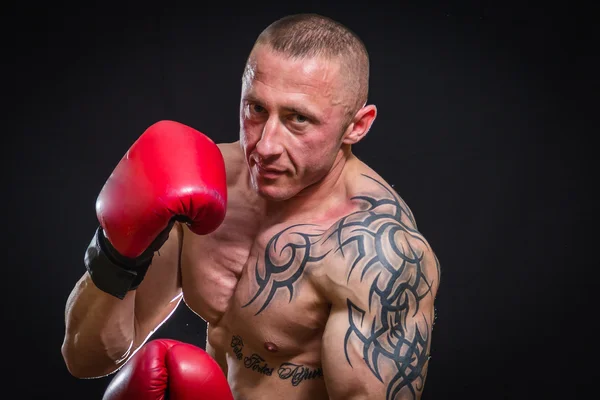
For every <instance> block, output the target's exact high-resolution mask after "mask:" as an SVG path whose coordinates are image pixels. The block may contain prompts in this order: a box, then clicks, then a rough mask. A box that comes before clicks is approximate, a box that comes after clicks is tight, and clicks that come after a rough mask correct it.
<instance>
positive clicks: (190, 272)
mask: <svg viewBox="0 0 600 400" xmlns="http://www.w3.org/2000/svg"><path fill="white" fill-rule="evenodd" d="M368 74H369V59H368V54H367V51H366V50H365V48H364V46H363V44H362V42H361V41H360V39H359V38H358V37H357V36H356V35H354V34H353V33H352V32H351V31H350V30H348V29H347V28H345V27H344V26H342V25H341V24H339V23H336V22H335V21H332V20H331V19H329V18H325V17H322V16H318V15H309V14H307V15H293V16H289V17H286V18H282V19H281V20H278V21H276V22H274V23H273V24H271V25H270V26H269V27H267V29H265V30H264V31H263V32H262V33H261V35H260V36H259V37H258V39H257V41H256V44H255V46H254V47H253V49H252V51H251V53H250V55H249V57H248V60H247V64H246V68H245V70H244V74H243V79H242V93H241V102H240V125H241V126H240V139H239V141H237V142H235V143H221V144H218V145H215V144H213V143H212V142H211V141H210V140H204V138H205V137H204V135H203V134H202V133H200V132H197V131H195V130H193V129H192V128H189V127H185V126H183V125H180V124H177V123H175V122H168V121H164V122H160V123H159V124H156V125H155V126H152V127H150V128H149V129H148V131H146V132H145V133H144V134H143V135H142V136H141V137H140V139H139V140H138V142H137V143H136V144H135V145H134V146H135V148H132V149H130V150H129V152H128V153H127V157H124V159H123V160H122V161H121V163H120V164H119V165H118V166H117V169H116V170H115V172H113V174H112V175H111V178H110V179H109V181H108V182H107V184H106V186H105V188H104V189H103V191H102V192H101V195H100V197H99V200H98V203H97V212H98V215H99V219H100V227H101V228H103V229H99V230H98V232H97V235H96V236H95V237H94V240H92V244H90V248H89V249H88V250H87V252H86V265H87V266H88V271H86V272H85V273H84V275H83V276H82V277H81V279H80V280H79V282H78V283H77V284H76V286H75V288H74V289H73V291H72V293H71V295H70V297H69V299H68V302H67V306H66V334H65V338H64V343H63V346H62V353H63V356H64V359H65V362H66V365H67V367H68V369H69V371H70V372H71V373H72V374H73V375H74V376H77V377H81V378H89V377H99V376H105V375H107V374H111V373H113V372H115V371H117V370H118V369H119V368H121V367H122V369H121V370H120V371H119V372H118V373H117V374H116V376H115V378H114V379H113V381H112V382H111V384H110V385H109V388H108V390H107V394H106V396H105V398H111V399H114V398H130V399H132V398H133V399H136V398H140V399H141V398H144V399H146V398H163V397H158V396H157V397H149V396H148V394H147V393H148V392H149V391H150V389H147V388H148V387H149V386H152V383H149V382H150V381H151V380H152V379H153V378H154V377H155V376H154V375H152V374H153V373H156V372H152V371H151V370H152V368H150V367H148V365H152V366H156V365H158V366H159V367H158V368H159V370H160V374H161V375H160V376H161V377H162V378H161V379H162V380H163V391H161V393H164V392H169V395H170V396H171V398H197V399H202V398H219V396H221V397H220V398H235V399H237V400H242V399H243V400H251V399H273V400H275V399H287V400H291V399H312V400H317V399H345V400H349V399H386V400H391V399H419V398H420V397H421V394H422V392H423V389H424V384H425V379H426V374H427V367H428V360H429V354H430V346H431V340H432V327H433V322H434V300H435V297H436V293H437V290H438V288H439V283H440V268H439V263H438V260H437V258H436V256H435V254H434V252H433V250H432V249H431V247H430V245H429V244H428V242H427V240H426V239H425V238H424V237H423V235H422V234H421V233H420V232H419V231H418V230H417V225H416V223H415V219H414V217H413V215H412V213H411V211H410V209H409V207H408V206H407V205H406V203H405V202H404V201H403V200H402V199H401V197H400V196H399V195H398V194H397V193H396V191H395V190H394V189H392V187H391V186H390V185H389V184H388V183H387V182H386V181H385V180H384V179H383V178H382V177H381V176H380V175H379V174H377V173H376V172H375V171H374V170H372V169H371V168H369V166H367V165H366V164H365V163H363V162H362V161H361V160H359V159H358V158H357V157H356V156H354V155H353V153H352V151H351V147H352V145H353V144H355V143H357V142H359V141H360V140H362V139H363V138H364V137H365V135H366V134H367V133H368V132H369V130H370V128H371V125H372V123H373V121H374V120H375V117H376V114H377V110H376V107H375V106H374V105H370V104H367V93H368V78H369V76H368ZM157 132H159V133H157ZM165 132H167V133H166V134H165ZM182 132H184V133H182ZM190 137H191V138H192V139H190ZM213 147H214V149H218V150H220V151H219V152H217V153H219V154H220V156H222V159H221V158H220V156H219V154H215V152H214V151H213ZM136 154H137V155H138V157H137V158H136ZM221 163H222V165H223V168H224V171H221ZM171 171H174V172H173V173H171ZM190 171H191V172H190ZM224 176H226V180H225V177H224ZM115 180H116V182H115ZM165 181H166V182H167V183H165ZM140 182H142V183H140ZM225 201H226V204H225ZM157 209H158V210H159V211H157ZM167 234H168V238H167ZM157 250H159V251H157ZM181 299H183V300H184V301H185V303H186V304H187V306H189V307H190V308H191V309H192V310H193V311H194V312H195V313H197V314H198V315H199V316H200V317H202V318H203V319H204V320H205V321H206V322H207V323H208V334H207V343H206V352H207V353H208V354H210V355H211V356H212V358H211V357H206V353H204V352H203V350H201V349H198V348H195V349H190V348H189V347H193V346H191V345H186V344H183V343H176V342H175V341H160V340H154V341H150V342H148V343H146V341H147V340H148V338H149V337H150V336H151V335H152V333H153V332H154V331H155V330H156V329H157V327H159V326H160V325H161V323H163V322H164V321H165V320H166V319H167V318H168V317H169V316H170V315H171V314H172V312H173V311H174V309H175V308H176V307H177V305H178V304H179V302H180V300H181ZM172 349H178V352H175V351H172ZM213 359H214V360H216V362H214V361H213ZM211 363H212V364H211ZM217 363H218V365H219V366H220V367H221V368H220V369H219V368H218V367H216V371H215V366H216V365H217ZM188 365H191V366H196V367H198V368H197V369H194V368H191V367H190V368H191V369H188V368H187V366H188ZM184 367H185V368H184ZM191 370H193V371H194V372H193V373H192V372H189V371H191ZM186 371H188V372H186ZM221 371H222V372H221ZM221 377H222V379H221ZM225 377H226V379H227V383H226V384H223V383H222V382H224V380H225ZM167 382H168V383H167ZM205 382H212V386H211V387H208V388H203V385H204V383H205ZM167 385H168V386H169V387H168V388H167ZM223 386H226V387H227V389H224V388H223ZM215 387H216V389H215ZM144 388H146V389H144ZM229 388H230V390H231V394H229ZM154 389H156V388H153V390H154ZM144 391H146V392H144ZM176 392H177V393H179V395H178V396H179V397H176V396H175V393H176ZM123 393H128V395H127V396H125V395H123ZM186 395H187V396H189V397H185V396H186ZM119 396H121V397H119ZM228 396H229V397H228Z"/></svg>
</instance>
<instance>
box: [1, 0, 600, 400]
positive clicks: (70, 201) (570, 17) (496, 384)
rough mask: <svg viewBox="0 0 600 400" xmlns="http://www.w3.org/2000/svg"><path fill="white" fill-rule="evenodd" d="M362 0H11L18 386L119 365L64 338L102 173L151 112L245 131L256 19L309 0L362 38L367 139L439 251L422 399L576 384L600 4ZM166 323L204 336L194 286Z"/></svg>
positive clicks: (13, 367) (536, 392)
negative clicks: (588, 15) (190, 298)
mask: <svg viewBox="0 0 600 400" xmlns="http://www.w3.org/2000/svg"><path fill="white" fill-rule="evenodd" d="M369 4H370V5H368V4H367V3H366V2H363V3H356V5H353V6H350V5H348V6H343V5H342V4H341V3H340V4H333V5H328V6H323V5H321V6H317V5H316V4H311V3H305V4H299V5H295V6H292V5H272V4H265V3H263V2H244V3H241V5H240V6H238V7H234V6H233V5H226V6H225V4H224V3H219V4H218V5H217V6H218V9H216V8H214V7H215V4H208V5H201V4H200V3H197V4H195V5H194V6H187V7H183V6H181V7H175V6H166V5H163V6H160V7H158V6H152V5H145V6H136V7H134V6H130V7H124V3H123V4H121V7H119V8H116V7H115V8H111V7H109V6H108V5H103V6H102V7H100V6H96V5H88V6H86V7H88V8H87V9H84V7H77V8H73V7H74V6H73V5H71V6H69V8H67V7H62V8H61V6H60V5H55V6H54V7H55V8H52V9H51V8H43V9H40V8H34V7H33V6H31V8H27V7H30V5H25V6H22V7H21V8H19V9H11V10H10V11H11V12H13V14H11V13H9V14H5V16H4V24H3V28H2V32H3V35H2V36H3V38H2V40H3V42H4V46H3V54H4V57H3V59H4V61H3V62H2V63H3V71H4V74H3V75H4V78H5V79H4V85H3V87H4V89H3V92H4V96H3V97H4V99H5V102H4V104H5V105H4V111H5V113H6V115H5V118H4V120H5V121H6V122H8V123H7V124H6V125H5V131H4V134H5V135H4V138H3V141H2V142H3V151H4V152H5V157H3V164H4V166H5V168H4V170H5V171H9V172H8V179H7V181H8V182H9V187H8V189H6V191H5V192H4V196H3V197H4V198H5V199H8V202H9V203H8V204H7V206H5V207H6V208H5V214H6V215H7V217H8V218H7V220H6V224H5V229H4V237H5V239H4V240H3V242H4V246H5V249H4V252H3V254H4V255H5V259H4V266H3V268H4V270H5V271H6V272H8V274H6V275H5V276H6V278H5V279H4V281H3V287H4V288H5V290H4V293H5V295H7V296H6V300H5V301H4V307H5V310H4V316H5V318H4V324H3V331H4V333H5V337H6V338H7V339H5V340H6V344H5V347H6V361H5V367H4V370H5V371H6V372H8V378H7V379H6V383H7V385H5V386H8V389H7V391H11V386H14V388H15V390H16V392H17V393H18V394H17V398H31V399H33V398H44V399H46V398H52V397H54V396H57V398H73V399H100V398H101V394H102V393H103V391H104V389H105V387H106V385H107V383H108V382H109V380H110V379H111V377H106V378H103V379H97V380H76V379H75V378H73V377H71V376H70V375H69V373H68V372H67V370H66V368H65V365H64V363H63V361H62V358H61V354H60V346H61V342H62V338H63V334H64V305H65V301H66V299H67V296H68V295H69V292H70V290H71V289H72V287H73V284H74V283H75V282H76V280H77V279H78V278H79V277H80V275H81V274H82V273H83V271H84V267H83V263H82V260H83V252H84V249H85V247H86V246H87V244H88V243H89V240H90V238H91V236H92V234H93V231H94V229H95V227H96V225H97V221H96V217H95V213H94V202H95V198H96V196H97V194H98V191H99V190H100V189H101V187H102V185H103V183H104V181H105V179H106V178H107V177H108V175H109V174H110V172H111V171H112V169H113V168H114V166H115V165H116V163H117V162H118V161H119V159H120V158H121V156H122V155H123V153H124V152H125V151H126V149H127V148H128V147H129V146H130V145H131V144H132V143H133V141H134V140H135V139H136V138H137V136H138V135H139V134H140V133H141V132H142V131H143V130H144V129H145V128H146V127H147V126H148V125H150V124H152V123H153V122H155V121H157V120H160V119H173V120H178V121H181V122H183V123H186V124H189V125H191V126H193V127H195V128H197V129H199V130H201V131H203V132H205V133H207V134H209V135H210V136H211V137H213V138H214V139H215V140H216V141H233V140H236V139H237V135H238V119H237V118H238V117H237V108H238V101H239V92H240V76H241V72H242V69H243V65H244V62H245V59H246V56H247V54H248V51H249V50H250V47H251V45H252V43H253V41H254V39H255V37H256V36H257V35H258V33H259V32H260V31H261V30H262V29H263V28H264V27H266V26H267V25H268V24H269V23H270V22H272V21H273V20H274V19H276V18H279V17H281V16H283V15H285V14H288V13H293V12H307V11H308V12H319V13H323V14H326V15H328V16H331V17H333V18H336V19H338V20H339V21H341V22H343V23H345V24H347V25H348V26H349V27H351V28H352V29H354V30H355V31H356V32H357V33H358V34H359V35H360V36H361V37H362V38H363V40H364V41H365V43H366V45H367V47H368V49H369V51H370V55H371V62H372V75H371V94H370V99H369V100H370V102H371V103H374V104H376V105H377V106H378V108H379V117H378V119H377V120H376V122H375V124H374V126H373V128H372V130H371V132H370V133H369V135H368V136H367V138H366V139H365V140H364V142H362V143H360V144H359V145H357V146H356V148H355V153H356V154H357V155H358V156H359V157H360V158H361V159H363V160H364V161H365V162H367V163H368V164H369V165H371V166H372V167H373V168H374V169H375V170H376V171H378V172H379V173H380V174H382V175H383V177H384V178H385V179H387V180H388V181H389V182H390V183H392V184H394V185H395V188H396V189H397V190H398V192H399V193H400V195H401V196H402V197H403V198H404V199H405V200H406V201H407V202H408V204H409V205H410V207H411V208H412V210H413V211H414V213H415V216H416V218H417V222H418V224H419V227H420V229H421V231H422V232H423V234H424V235H425V236H426V237H427V238H428V239H429V241H430V242H431V244H432V246H433V247H434V249H435V251H436V252H437V254H438V256H439V259H440V261H441V264H442V269H443V278H442V286H441V289H440V291H439V296H438V301H437V310H438V318H437V321H436V325H435V329H434V339H433V348H432V360H431V364H430V370H429V376H428V381H427V385H426V389H425V395H424V399H450V398H452V399H454V398H456V399H459V398H460V399H501V398H502V399H528V398H537V397H540V398H557V399H558V398H577V397H579V395H580V393H581V391H582V390H583V387H584V386H585V385H586V383H591V381H590V380H589V379H588V378H589V377H591V376H592V372H591V371H593V368H588V367H587V366H586V360H587V361H589V362H592V363H593V357H591V354H592V351H593V350H592V349H593V347H594V346H593V345H592V343H593V342H591V341H589V340H587V339H588V338H590V337H591V336H588V333H589V332H590V331H591V325H590V324H591V322H590V321H593V319H594V318H595V317H594V313H593V310H592V311H590V312H584V311H583V310H584V308H585V307H586V305H587V304H588V299H587V298H586V295H587V294H588V293H589V291H588V288H587V285H588V284H590V283H592V279H591V278H592V275H591V271H592V269H591V268H590V267H593V266H595V265H596V264H597V263H596V262H595V261H594V258H593V257H592V253H593V248H592V246H589V245H588V244H587V242H586V240H585V239H586V236H585V235H583V232H584V228H585V227H586V224H585V223H584V221H587V220H588V218H589V214H591V210H592V207H590V206H591V205H592V204H591V202H589V203H587V204H584V202H585V200H586V199H587V198H588V197H586V196H584V189H588V188H589V187H593V185H594V184H595V181H593V180H591V179H590V178H588V175H589V171H590V170H591V164H592V160H593V159H592V158H591V154H592V152H588V150H590V149H591V143H592V142H590V141H589V139H586V137H587V135H586V134H588V133H589V134H593V133H597V125H591V122H590V121H591V119H589V115H590V114H589V113H588V112H593V111H594V108H592V105H593V103H590V102H587V101H586V100H585V99H584V98H585V95H586V94H590V93H591V94H593V91H594V90H596V89H595V88H597V86H593V81H592V80H590V79H589V78H588V76H592V75H589V73H590V72H594V71H595V70H593V69H592V67H591V65H590V64H589V63H588V62H589V61H591V60H592V57H593V55H592V53H593V51H594V50H592V49H593V48H592V47H586V44H587V43H591V42H590V41H589V38H590V34H591V33H592V31H593V30H594V28H593V25H591V24H589V23H588V22H587V21H588V20H586V19H578V20H576V19H574V14H572V12H573V9H571V10H562V9H558V8H555V9H549V8H535V9H534V8H527V7H525V6H523V5H522V4H521V5H517V4H516V3H515V4H507V3H503V5H502V6H501V7H500V6H498V5H493V4H492V3H477V5H475V4H471V5H469V6H466V5H464V4H465V3H461V4H462V5H461V6H456V5H451V4H449V3H442V2H439V3H438V4H436V5H432V6H430V7H425V6H421V7H418V8H417V7H413V6H408V5H407V6H402V7H400V6H392V5H391V4H392V3H388V5H387V6H386V7H382V6H381V5H376V4H374V3H369ZM209 7H212V8H209ZM580 50H581V51H580ZM595 93H597V91H596V92H595ZM594 131H596V132H594ZM154 337H171V338H176V339H180V340H184V341H188V342H191V343H194V344H196V345H199V346H203V345H204V340H205V327H204V324H203V322H202V321H201V320H199V319H198V318H197V317H195V316H194V315H192V313H191V312H190V311H189V310H188V309H186V308H185V306H183V305H182V306H180V307H179V309H178V310H177V311H176V313H175V314H174V315H173V316H172V318H171V319H170V320H169V321H168V322H167V323H166V324H165V325H163V326H162V327H161V328H160V329H159V331H157V332H156V333H155V335H154ZM5 376H6V375H5ZM562 396H566V397H562Z"/></svg>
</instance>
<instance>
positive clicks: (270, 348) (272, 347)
mask: <svg viewBox="0 0 600 400" xmlns="http://www.w3.org/2000/svg"><path fill="white" fill-rule="evenodd" d="M265 349H266V350H267V351H270V352H272V353H275V352H276V351H277V350H278V349H277V346H276V345H275V343H271V342H265Z"/></svg>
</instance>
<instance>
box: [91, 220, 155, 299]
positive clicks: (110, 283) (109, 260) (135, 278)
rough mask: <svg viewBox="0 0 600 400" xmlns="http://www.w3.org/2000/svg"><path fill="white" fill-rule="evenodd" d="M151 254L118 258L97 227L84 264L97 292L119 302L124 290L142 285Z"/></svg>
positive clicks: (100, 228) (117, 254)
mask: <svg viewBox="0 0 600 400" xmlns="http://www.w3.org/2000/svg"><path fill="white" fill-rule="evenodd" d="M152 255H153V253H152V252H150V255H145V256H142V257H138V258H133V259H132V258H127V257H124V256H122V255H120V254H119V253H118V252H117V251H116V249H115V248H114V247H113V246H112V245H111V244H110V242H109V241H108V240H106V238H105V237H104V233H103V231H102V227H101V226H99V227H98V229H96V233H95V234H94V237H93V238H92V241H91V242H90V244H89V246H88V248H87V250H86V252H85V256H84V263H85V267H86V269H87V271H88V273H89V274H90V277H91V278H92V282H94V284H95V285H96V286H97V287H98V289H100V290H102V291H103V292H106V293H108V294H110V295H113V296H115V297H117V298H119V299H121V300H122V299H123V298H124V297H125V295H126V294H127V292H128V291H130V290H134V289H136V288H137V287H138V286H139V285H140V283H142V280H143V279H144V276H146V272H147V271H148V267H150V263H151V262H152Z"/></svg>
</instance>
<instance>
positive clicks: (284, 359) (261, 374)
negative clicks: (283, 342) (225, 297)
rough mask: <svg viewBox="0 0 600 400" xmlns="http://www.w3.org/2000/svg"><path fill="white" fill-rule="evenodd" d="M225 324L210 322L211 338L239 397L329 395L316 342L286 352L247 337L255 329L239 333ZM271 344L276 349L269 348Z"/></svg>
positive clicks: (250, 399) (246, 399)
mask: <svg viewBox="0 0 600 400" xmlns="http://www.w3.org/2000/svg"><path fill="white" fill-rule="evenodd" d="M226 319H227V317H225V318H223V321H222V322H224V321H225V320H226ZM224 325H226V324H223V323H219V324H217V325H215V326H209V331H208V342H209V344H210V346H211V347H212V348H213V349H214V352H215V355H216V356H217V357H218V358H220V359H222V360H224V361H225V363H226V371H227V379H228V382H229V385H230V387H231V390H232V392H233V395H234V398H235V399H236V400H255V399H256V400H259V399H269V400H271V399H273V400H277V399H290V400H294V399H310V400H320V399H328V398H329V397H328V396H327V391H326V388H325V381H324V379H323V371H322V368H321V364H320V351H315V350H316V349H314V347H316V346H310V345H309V349H307V350H306V351H302V352H299V353H297V354H287V353H286V352H285V349H280V348H277V346H276V345H274V344H273V343H269V342H265V343H264V345H263V347H262V348H259V347H258V346H254V345H249V344H248V341H247V340H244V337H246V338H251V337H252V336H254V335H255V332H251V331H250V330H246V331H244V330H240V331H239V332H237V333H236V332H232V330H231V329H229V327H227V326H224ZM319 342H320V341H319ZM271 345H273V346H275V347H276V348H277V351H272V350H269V348H271ZM311 347H313V348H311ZM282 350H283V351H282ZM277 353H280V354H277Z"/></svg>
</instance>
